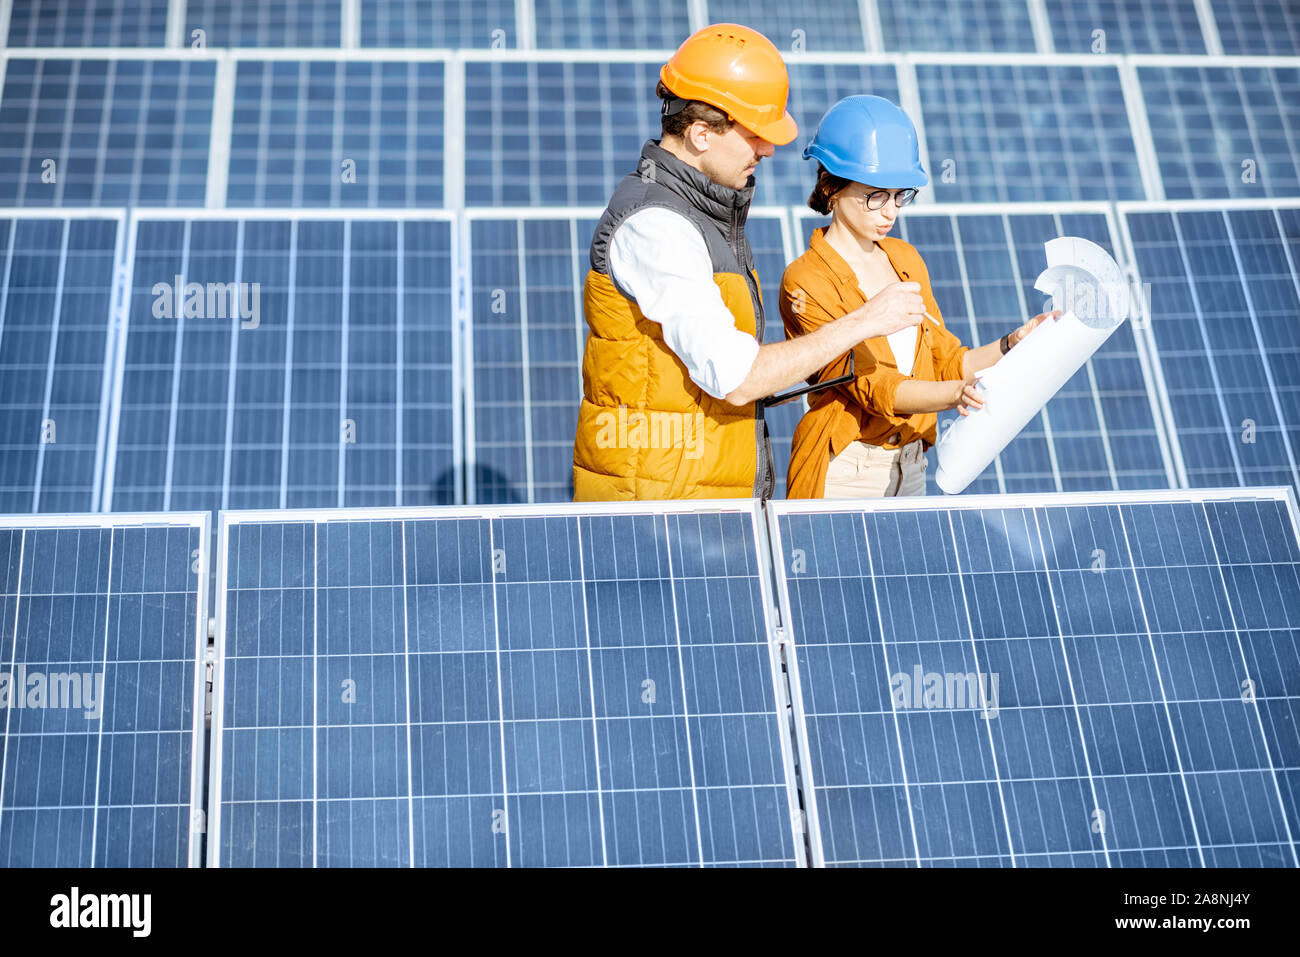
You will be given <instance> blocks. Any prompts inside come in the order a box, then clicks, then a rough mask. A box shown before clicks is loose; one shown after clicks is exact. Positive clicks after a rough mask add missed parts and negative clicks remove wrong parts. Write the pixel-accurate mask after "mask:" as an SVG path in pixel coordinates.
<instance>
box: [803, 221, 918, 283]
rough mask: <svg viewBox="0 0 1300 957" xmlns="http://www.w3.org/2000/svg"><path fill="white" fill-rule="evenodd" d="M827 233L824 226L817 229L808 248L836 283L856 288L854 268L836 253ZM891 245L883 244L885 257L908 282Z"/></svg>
mask: <svg viewBox="0 0 1300 957" xmlns="http://www.w3.org/2000/svg"><path fill="white" fill-rule="evenodd" d="M825 232H826V227H824V226H819V227H818V228H817V229H814V230H813V234H812V238H811V239H810V240H809V241H808V248H809V249H811V250H812V251H813V252H815V253H817V255H819V256H820V257H821V258H822V261H823V262H825V263H826V265H827V266H828V267H829V268H830V271H831V275H833V276H834V277H835V279H836V281H837V282H838V283H839V284H840V285H841V286H856V285H857V283H858V277H857V275H856V274H855V273H854V272H853V267H852V266H850V265H849V264H848V263H847V262H845V261H844V257H843V256H841V255H840V254H839V253H838V252H836V251H835V247H834V246H832V245H831V244H830V243H828V242H827V241H826V237H825V235H824V233H825ZM890 245H891V244H890V243H881V244H880V248H881V249H883V250H884V251H885V255H886V256H887V257H888V258H889V262H890V265H892V266H893V267H894V272H896V273H897V274H898V278H899V279H900V280H902V281H903V282H906V281H907V278H908V273H907V270H906V269H904V268H903V267H902V266H901V265H900V264H899V263H898V261H897V260H895V259H894V257H893V256H892V255H890V253H889V247H890Z"/></svg>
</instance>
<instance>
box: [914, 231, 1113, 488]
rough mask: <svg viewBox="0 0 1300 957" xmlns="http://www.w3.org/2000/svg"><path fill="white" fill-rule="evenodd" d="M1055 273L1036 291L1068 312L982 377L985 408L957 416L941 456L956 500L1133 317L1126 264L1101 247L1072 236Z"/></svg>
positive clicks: (1052, 249)
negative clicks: (1122, 264)
mask: <svg viewBox="0 0 1300 957" xmlns="http://www.w3.org/2000/svg"><path fill="white" fill-rule="evenodd" d="M1046 250H1047V265H1048V268H1047V269H1045V270H1044V271H1043V273H1042V274H1041V275H1040V276H1039V277H1038V280H1037V282H1035V283H1034V288H1035V289H1038V290H1040V291H1041V292H1045V293H1048V294H1049V295H1050V296H1051V297H1052V308H1053V309H1061V310H1063V314H1062V315H1061V316H1060V317H1059V318H1057V319H1056V321H1054V322H1053V321H1048V322H1044V323H1042V324H1041V325H1039V326H1038V328H1037V329H1035V330H1034V331H1033V332H1031V333H1030V334H1029V335H1028V336H1026V337H1025V338H1024V339H1023V340H1021V341H1020V342H1019V343H1018V344H1017V345H1016V347H1015V348H1014V349H1012V350H1011V351H1010V352H1008V353H1007V354H1006V355H1005V356H1003V357H1002V358H1001V359H1000V360H999V361H998V362H997V363H996V364H995V365H993V366H991V367H990V368H988V369H986V370H984V372H983V374H982V375H981V376H979V388H980V391H981V392H982V393H983V398H984V407H983V408H981V409H978V410H976V411H974V412H971V413H970V414H969V415H966V416H962V417H961V418H959V419H957V420H956V421H955V422H953V423H952V425H951V426H950V427H949V428H948V429H947V430H946V431H945V432H944V434H943V435H942V437H940V439H939V442H938V444H937V445H936V446H935V451H936V453H937V455H938V459H939V468H938V471H937V472H936V474H935V481H936V482H937V483H938V485H939V488H941V489H943V491H945V492H947V493H948V494H949V495H956V494H957V493H959V492H961V491H963V490H965V488H966V486H968V485H969V484H970V483H971V482H972V481H974V480H975V478H976V477H977V476H978V475H979V474H980V473H981V472H983V471H984V470H985V469H986V468H988V466H989V464H990V463H991V462H992V461H993V460H994V459H995V458H996V457H997V456H998V454H999V453H1000V452H1001V451H1002V450H1003V449H1004V448H1006V447H1007V445H1008V444H1009V443H1010V442H1011V440H1012V439H1014V438H1015V437H1016V436H1017V435H1019V434H1020V431H1021V430H1022V429H1023V428H1024V427H1025V426H1026V425H1027V424H1028V423H1029V420H1030V419H1032V418H1033V417H1034V416H1035V415H1037V414H1038V412H1039V410H1040V409H1042V408H1043V406H1045V405H1046V404H1047V401H1048V400H1049V399H1050V398H1051V397H1052V396H1054V395H1056V393H1057V392H1058V391H1060V389H1061V387H1062V386H1063V385H1065V383H1066V382H1068V381H1069V380H1070V377H1071V376H1073V375H1074V374H1075V373H1076V372H1078V371H1079V369H1080V367H1082V366H1083V364H1084V363H1085V362H1087V361H1088V359H1089V357H1091V356H1092V354H1093V353H1094V352H1096V351H1097V350H1098V349H1099V348H1100V347H1101V344H1102V343H1103V342H1105V341H1106V340H1107V339H1108V338H1110V336H1111V334H1112V333H1114V331H1115V330H1116V329H1118V328H1119V326H1120V323H1122V322H1123V321H1124V320H1125V319H1127V318H1128V312H1129V289H1128V283H1127V282H1125V279H1124V274H1123V272H1122V271H1121V270H1120V268H1119V265H1118V264H1117V263H1116V262H1115V260H1114V259H1112V258H1111V257H1110V255H1109V254H1108V253H1107V252H1106V251H1105V250H1104V249H1102V248H1101V247H1100V246H1098V245H1096V244H1095V243H1091V242H1089V241H1088V240H1086V239H1079V238H1077V237H1073V236H1065V237H1062V238H1060V239H1053V240H1051V241H1049V242H1048V243H1046Z"/></svg>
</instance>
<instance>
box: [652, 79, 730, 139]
mask: <svg viewBox="0 0 1300 957" xmlns="http://www.w3.org/2000/svg"><path fill="white" fill-rule="evenodd" d="M655 95H656V96H658V97H659V99H661V100H666V101H669V102H672V101H675V100H676V99H677V94H675V93H673V91H672V90H670V89H668V87H666V86H664V81H663V80H660V81H659V86H658V87H657V88H656V89H655ZM698 120H703V121H704V123H705V124H706V125H707V126H708V127H709V129H711V130H712V131H713V132H715V133H725V132H727V131H728V130H729V129H731V128H732V126H734V125H735V123H734V122H733V121H732V119H731V117H729V116H728V115H727V114H726V113H724V112H723V111H722V110H719V109H718V108H717V107H713V106H709V104H707V103H701V102H700V101H699V100H687V101H686V106H685V107H684V108H683V109H682V110H681V112H679V113H674V114H673V115H672V116H663V117H661V126H662V127H663V131H664V134H665V135H669V136H682V135H683V134H684V133H685V132H686V131H687V130H688V129H690V126H691V124H692V123H694V122H696V121H698Z"/></svg>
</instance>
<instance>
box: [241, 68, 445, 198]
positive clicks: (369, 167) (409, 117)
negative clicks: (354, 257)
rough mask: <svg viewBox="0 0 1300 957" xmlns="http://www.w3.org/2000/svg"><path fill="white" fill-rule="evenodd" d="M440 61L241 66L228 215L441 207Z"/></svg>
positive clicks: (441, 82)
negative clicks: (259, 209) (278, 209)
mask: <svg viewBox="0 0 1300 957" xmlns="http://www.w3.org/2000/svg"><path fill="white" fill-rule="evenodd" d="M443 98H444V97H443V65H442V64H441V63H439V62H427V61H426V62H402V61H393V62H383V63H368V62H359V61H348V62H346V63H334V62H326V61H316V60H312V61H305V62H295V61H280V60H274V61H262V60H241V61H239V63H238V67H237V72H236V78H235V104H234V112H233V115H232V118H231V137H230V175H229V185H228V187H227V196H226V202H227V205H230V206H362V207H377V206H403V207H421V208H429V207H438V206H441V205H442V204H443V195H442V185H443V156H444V154H445V143H444V139H443Z"/></svg>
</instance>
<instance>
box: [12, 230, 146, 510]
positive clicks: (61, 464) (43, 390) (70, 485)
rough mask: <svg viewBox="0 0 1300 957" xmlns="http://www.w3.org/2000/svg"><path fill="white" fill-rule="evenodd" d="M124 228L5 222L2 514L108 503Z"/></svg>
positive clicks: (73, 508) (80, 507) (79, 507)
mask: <svg viewBox="0 0 1300 957" xmlns="http://www.w3.org/2000/svg"><path fill="white" fill-rule="evenodd" d="M120 227H121V221H120V220H119V219H116V218H114V219H109V218H93V219H63V218H57V219H56V218H44V217H42V218H31V217H28V218H23V217H18V218H3V219H0V408H3V410H4V414H3V415H0V514H3V513H19V512H89V511H94V510H95V509H96V507H97V505H98V502H99V496H98V492H99V484H100V479H101V476H102V472H103V460H102V448H103V439H104V431H105V426H106V424H107V414H108V383H109V371H110V368H111V365H110V361H109V360H110V352H109V345H110V333H109V330H110V319H111V308H112V297H113V273H114V264H115V259H116V256H117V246H118V243H119V242H120V241H121V237H120V236H119V229H120Z"/></svg>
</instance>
